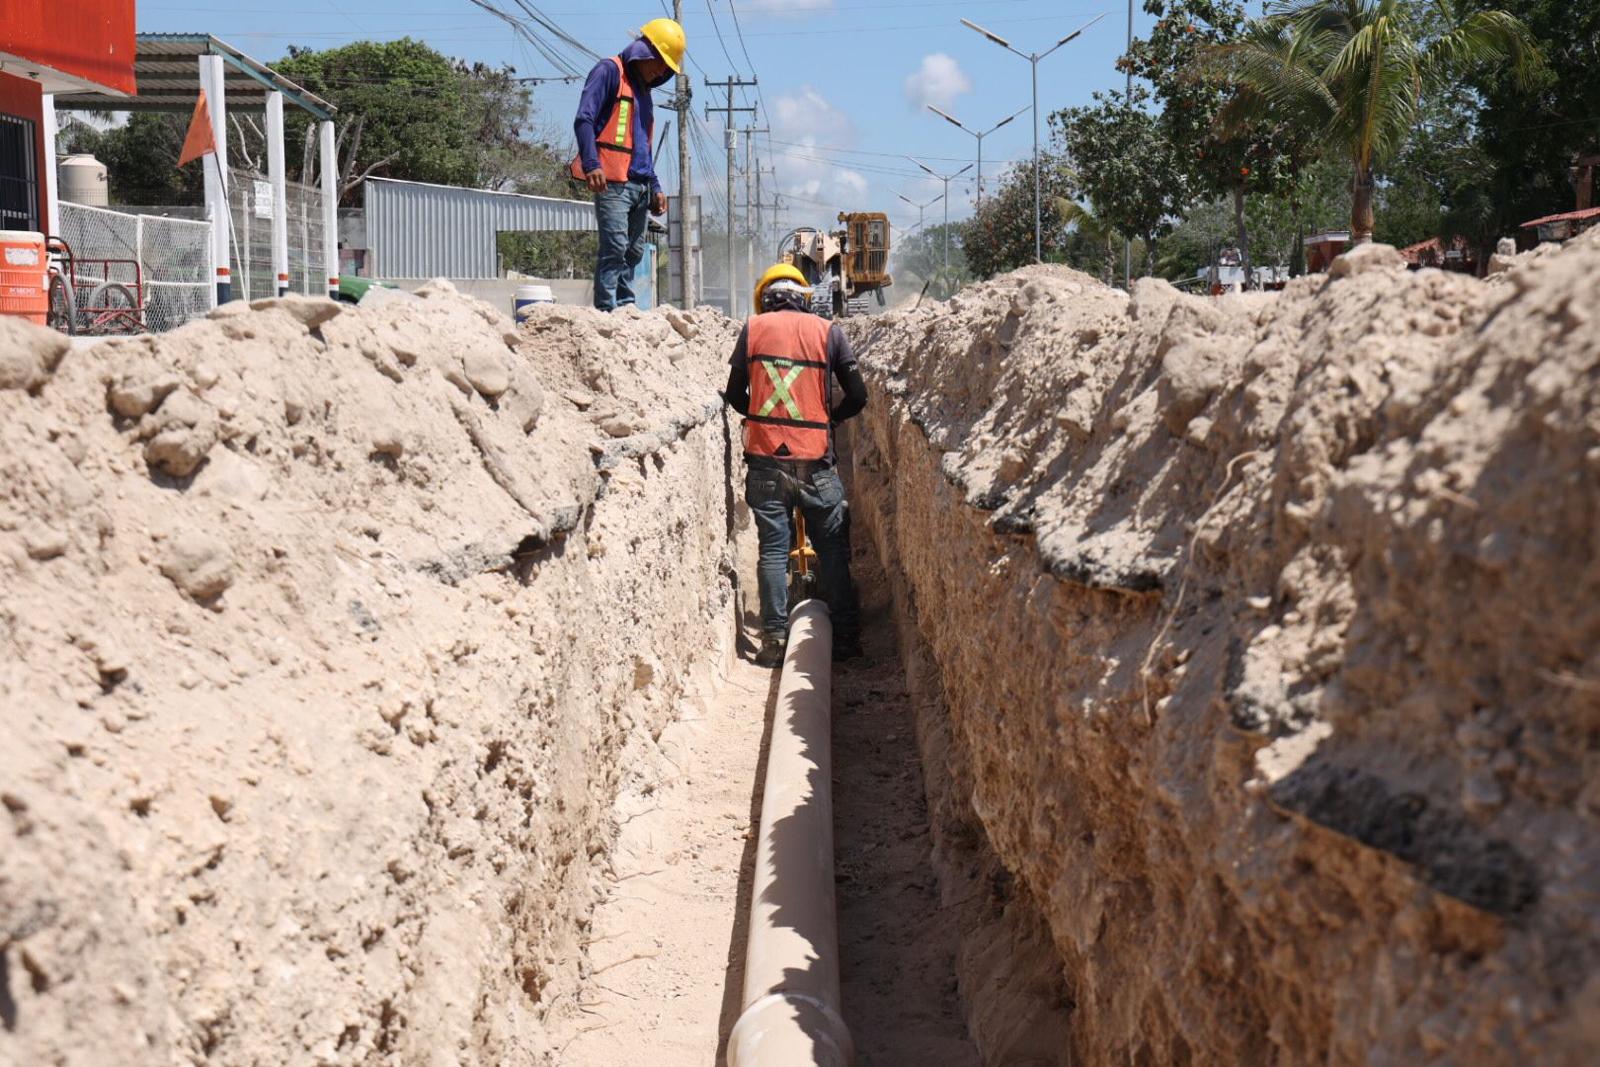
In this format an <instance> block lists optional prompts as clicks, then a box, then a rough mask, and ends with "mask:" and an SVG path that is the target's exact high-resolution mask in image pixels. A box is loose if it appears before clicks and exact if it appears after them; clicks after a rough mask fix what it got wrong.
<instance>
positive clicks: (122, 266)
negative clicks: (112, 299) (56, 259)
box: [58, 201, 216, 333]
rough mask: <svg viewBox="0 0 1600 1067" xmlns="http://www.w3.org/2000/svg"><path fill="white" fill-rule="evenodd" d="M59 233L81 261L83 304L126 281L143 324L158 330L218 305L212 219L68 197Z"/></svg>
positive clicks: (77, 281) (78, 284) (78, 285)
mask: <svg viewBox="0 0 1600 1067" xmlns="http://www.w3.org/2000/svg"><path fill="white" fill-rule="evenodd" d="M58 236H60V237H62V238H63V239H64V240H65V241H66V242H67V244H68V245H69V246H70V247H71V249H72V253H73V257H74V259H75V260H76V264H75V268H74V273H75V278H74V283H73V284H74V287H75V293H74V295H75V297H76V298H77V303H78V305H79V307H86V306H90V305H92V304H93V303H94V302H95V301H94V300H93V299H92V298H93V296H94V294H95V292H96V291H97V290H100V289H101V288H102V287H104V286H107V285H112V284H115V285H121V286H122V287H123V289H124V290H126V291H127V292H128V293H129V294H130V295H131V296H132V297H133V299H134V300H135V301H136V302H137V304H138V318H139V319H140V320H142V323H143V326H144V328H145V329H146V330H149V331H151V332H153V333H160V332H163V331H165V330H172V329H176V328H177V327H179V326H182V325H183V324H184V323H186V322H188V321H189V320H190V319H196V318H199V317H201V316H202V315H204V314H205V313H206V312H208V311H210V310H211V308H212V307H213V306H214V305H215V303H216V288H215V285H214V284H213V282H212V279H211V251H210V249H211V226H210V224H209V223H205V222H193V221H190V220H187V219H171V218H161V217H158V216H155V215H130V214H127V213H126V212H121V211H112V210H110V209H108V208H100V207H89V206H87V205H84V204H73V203H68V202H66V201H62V203H61V233H60V234H59V235H58ZM120 295H121V294H120V293H119V294H118V296H119V298H120Z"/></svg>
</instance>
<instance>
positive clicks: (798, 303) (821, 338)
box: [723, 263, 867, 667]
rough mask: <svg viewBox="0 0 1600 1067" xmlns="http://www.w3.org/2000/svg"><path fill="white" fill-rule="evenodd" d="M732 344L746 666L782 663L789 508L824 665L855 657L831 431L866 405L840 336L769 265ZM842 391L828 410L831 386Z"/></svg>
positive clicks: (843, 504) (796, 282)
mask: <svg viewBox="0 0 1600 1067" xmlns="http://www.w3.org/2000/svg"><path fill="white" fill-rule="evenodd" d="M753 306H754V307H755V308H756V309H757V313H756V314H755V315H752V316H751V317H750V320H749V321H748V322H746V323H745V325H744V329H743V330H741V331H740V333H739V340H738V342H737V343H736V344H735V345H734V349H733V359H732V360H730V364H731V368H730V370H729V371H728V387H727V389H726V390H725V391H724V393H723V399H724V400H726V401H727V402H728V405H729V406H730V407H732V408H733V409H734V410H735V411H737V412H738V413H739V414H741V415H743V416H744V459H745V467H746V468H747V471H746V475H745V485H744V499H745V503H747V504H749V505H750V511H751V512H752V513H753V514H754V515H755V518H756V532H757V534H758V535H759V538H760V542H761V562H760V567H759V569H758V571H757V575H756V578H757V581H756V585H757V588H758V589H759V591H760V595H761V631H762V635H761V648H760V650H759V651H758V652H757V653H756V663H757V664H759V665H760V666H762V667H776V666H778V665H779V664H781V663H782V662H783V654H784V646H785V644H786V643H787V641H788V631H789V590H788V562H789V548H790V546H791V544H792V543H793V540H794V530H793V528H792V526H793V524H792V523H791V522H790V513H791V512H792V511H793V510H794V509H795V508H799V509H800V513H801V515H802V516H803V517H804V518H805V521H806V534H807V535H808V538H809V539H810V541H811V544H812V547H813V548H815V549H816V552H817V569H818V572H819V574H818V577H819V578H820V579H821V584H822V595H823V598H824V599H825V600H826V601H827V602H828V612H829V615H830V616H831V617H832V621H833V658H834V659H836V660H848V659H853V658H854V657H856V656H859V655H860V654H861V634H860V620H859V618H858V615H859V612H858V610H857V607H856V590H855V585H854V583H853V582H852V581H851V580H850V504H849V502H848V501H847V500H845V497H844V483H843V482H842V481H840V480H839V471H838V469H837V457H835V455H834V451H833V427H834V425H835V424H837V423H840V422H843V421H844V420H845V419H848V418H850V417H851V416H853V415H856V414H859V413H860V411H861V409H862V408H864V407H866V406H867V386H866V383H865V382H864V381H862V379H861V371H860V370H859V369H858V368H857V367H856V355H855V353H854V352H852V351H851V350H850V342H849V341H848V340H846V338H845V336H844V331H842V330H840V329H839V327H838V326H835V325H834V324H833V323H831V322H829V321H828V320H826V319H824V318H821V317H819V316H817V315H813V314H811V287H810V286H809V285H808V284H807V283H806V278H805V275H803V274H801V273H800V271H799V269H798V268H796V267H794V266H792V265H790V264H788V263H779V264H777V265H776V266H774V267H772V268H771V269H769V270H768V271H767V272H766V274H764V275H762V276H761V281H760V282H759V283H758V284H757V285H756V291H755V300H754V302H753ZM835 379H837V380H838V385H839V388H840V389H841V390H842V392H843V396H841V397H840V398H839V400H838V403H834V380H835Z"/></svg>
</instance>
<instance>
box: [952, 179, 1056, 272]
mask: <svg viewBox="0 0 1600 1067" xmlns="http://www.w3.org/2000/svg"><path fill="white" fill-rule="evenodd" d="M1040 184H1041V188H1042V190H1043V197H1042V200H1043V203H1042V208H1041V233H1040V238H1041V246H1042V250H1043V254H1044V258H1045V260H1046V261H1056V260H1059V259H1060V258H1061V256H1062V254H1063V252H1064V251H1065V247H1066V237H1067V234H1066V225H1065V221H1064V220H1063V219H1062V217H1061V214H1060V211H1059V209H1058V207H1057V204H1058V202H1059V201H1060V200H1061V198H1063V197H1070V196H1071V194H1072V188H1071V186H1070V185H1069V184H1068V183H1067V180H1066V176H1065V172H1064V169H1063V168H1062V166H1061V164H1060V160H1059V159H1057V158H1055V157H1054V156H1053V155H1051V154H1050V153H1045V154H1044V155H1043V157H1042V158H1041V160H1040ZM962 246H963V248H964V250H965V253H966V260H967V265H968V266H969V267H970V268H971V270H972V273H973V276H974V277H978V278H988V277H992V276H993V275H996V274H1000V273H1003V272H1005V271H1008V270H1016V269H1017V268H1018V267H1022V266H1026V265H1027V264H1029V263H1032V262H1033V163H1032V161H1031V160H1030V161H1029V162H1027V163H1019V164H1017V165H1016V166H1014V167H1012V168H1011V169H1010V170H1008V171H1006V173H1005V174H1004V175H1002V177H1001V179H1000V182H999V186H998V188H997V189H996V190H995V192H994V193H993V194H992V195H990V196H987V197H985V198H984V201H983V206H982V207H981V208H979V209H978V211H977V213H976V214H974V215H973V216H972V218H971V219H969V220H968V221H967V222H966V223H965V233H964V235H963V240H962Z"/></svg>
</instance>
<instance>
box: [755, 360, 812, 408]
mask: <svg viewBox="0 0 1600 1067" xmlns="http://www.w3.org/2000/svg"><path fill="white" fill-rule="evenodd" d="M761 368H762V369H763V370H765V371H766V372H767V377H769V378H771V379H772V395H771V396H769V397H767V402H766V403H765V404H762V405H761V410H760V411H758V412H756V414H757V415H771V414H772V409H773V408H775V407H777V406H778V405H779V404H780V403H781V404H782V405H783V406H784V408H785V410H787V411H788V412H789V417H790V418H791V419H796V420H801V421H803V420H804V419H805V416H804V415H802V414H801V413H800V404H799V402H798V401H796V400H795V398H794V397H792V396H790V395H789V387H790V386H791V385H793V384H794V383H795V379H797V378H799V377H800V375H801V373H802V372H803V371H804V370H805V367H803V366H799V365H798V364H795V363H791V362H790V361H789V360H786V359H774V360H770V361H767V362H763V363H762V364H761ZM779 368H785V369H783V370H780V369H779ZM780 374H781V375H782V377H779V375H780Z"/></svg>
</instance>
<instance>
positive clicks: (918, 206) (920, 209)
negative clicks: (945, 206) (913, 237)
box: [894, 193, 944, 230]
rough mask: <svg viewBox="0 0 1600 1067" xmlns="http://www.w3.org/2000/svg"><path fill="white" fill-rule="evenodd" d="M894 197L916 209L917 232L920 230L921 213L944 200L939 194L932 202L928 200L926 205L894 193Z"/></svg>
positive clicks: (942, 195)
mask: <svg viewBox="0 0 1600 1067" xmlns="http://www.w3.org/2000/svg"><path fill="white" fill-rule="evenodd" d="M894 195H895V196H898V197H899V198H900V199H901V200H904V201H905V202H906V203H908V204H910V205H911V206H912V207H914V208H916V209H917V229H919V230H920V229H922V212H923V211H924V210H925V209H927V208H930V207H932V206H933V205H935V204H937V203H938V202H939V201H941V200H943V199H944V194H943V193H940V194H939V195H938V196H936V197H934V198H933V199H932V200H929V201H928V202H927V203H926V204H919V203H917V202H916V201H915V200H913V199H911V198H910V197H909V196H907V195H906V194H904V193H895V194H894Z"/></svg>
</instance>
